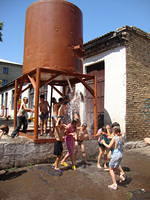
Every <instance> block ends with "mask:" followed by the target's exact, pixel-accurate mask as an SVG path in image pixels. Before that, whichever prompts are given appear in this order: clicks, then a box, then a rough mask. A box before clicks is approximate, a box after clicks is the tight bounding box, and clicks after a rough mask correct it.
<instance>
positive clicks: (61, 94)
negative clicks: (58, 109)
mask: <svg viewBox="0 0 150 200" xmlns="http://www.w3.org/2000/svg"><path fill="white" fill-rule="evenodd" d="M52 87H53V88H54V90H55V91H56V92H57V93H58V94H60V96H62V97H63V93H62V92H60V91H59V90H58V89H57V88H56V87H55V86H52Z"/></svg>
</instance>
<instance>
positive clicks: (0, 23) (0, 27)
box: [0, 22, 3, 42]
mask: <svg viewBox="0 0 150 200" xmlns="http://www.w3.org/2000/svg"><path fill="white" fill-rule="evenodd" d="M2 29H3V23H2V22H0V42H2V33H1V30H2Z"/></svg>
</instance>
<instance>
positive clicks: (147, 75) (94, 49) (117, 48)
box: [84, 26, 150, 140]
mask: <svg viewBox="0 0 150 200" xmlns="http://www.w3.org/2000/svg"><path fill="white" fill-rule="evenodd" d="M84 47H85V58H84V66H85V69H84V70H85V72H86V73H89V74H95V75H96V76H97V82H98V92H97V93H98V114H99V122H100V121H102V120H103V119H104V124H107V123H112V122H114V121H117V122H119V123H120V124H121V127H122V130H123V131H125V132H126V133H127V138H128V139H132V140H134V139H137V138H138V139H139V138H141V139H142V138H143V137H146V136H150V34H149V33H145V32H143V31H142V30H140V29H138V28H136V27H129V26H125V27H122V28H119V29H118V30H116V31H114V32H110V33H108V34H106V35H103V36H102V37H99V38H96V39H94V40H92V41H89V42H88V43H86V44H84ZM91 100H92V99H91V97H89V96H88V94H87V95H86V111H87V113H86V116H87V121H88V122H89V123H91V126H92V122H91V119H92V115H91V114H92V108H91V105H92V104H91V103H90V102H91ZM103 115H104V116H103ZM102 123H103V122H102ZM102 123H100V124H102Z"/></svg>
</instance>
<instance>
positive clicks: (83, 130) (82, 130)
mask: <svg viewBox="0 0 150 200" xmlns="http://www.w3.org/2000/svg"><path fill="white" fill-rule="evenodd" d="M87 139H89V135H88V131H87V124H86V123H83V124H82V126H81V127H79V128H77V136H76V141H75V157H76V155H77V153H78V152H79V150H80V151H81V153H82V158H83V162H84V164H86V163H87V158H86V152H85V145H84V143H83V142H84V140H87Z"/></svg>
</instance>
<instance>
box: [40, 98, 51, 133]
mask: <svg viewBox="0 0 150 200" xmlns="http://www.w3.org/2000/svg"><path fill="white" fill-rule="evenodd" d="M39 107H40V126H41V134H40V135H41V136H42V135H43V134H44V133H45V134H46V130H47V120H48V115H49V112H50V106H49V103H48V101H45V100H44V95H40V105H39Z"/></svg>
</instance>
